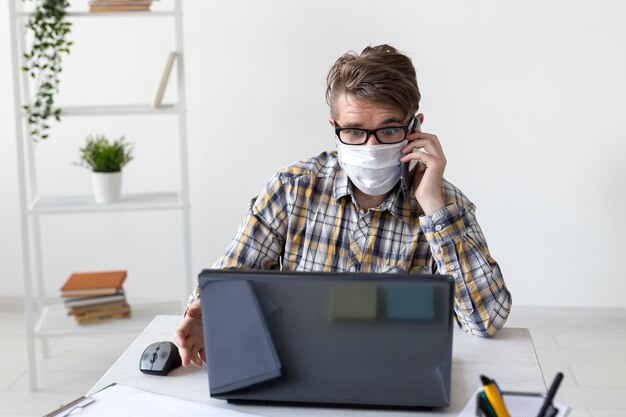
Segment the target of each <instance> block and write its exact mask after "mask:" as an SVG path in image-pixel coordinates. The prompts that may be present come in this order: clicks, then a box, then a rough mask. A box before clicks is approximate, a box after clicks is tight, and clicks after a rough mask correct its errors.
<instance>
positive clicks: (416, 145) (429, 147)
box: [402, 139, 443, 156]
mask: <svg viewBox="0 0 626 417" xmlns="http://www.w3.org/2000/svg"><path fill="white" fill-rule="evenodd" d="M416 149H423V150H425V151H426V153H430V154H433V155H437V156H439V155H441V154H442V153H443V150H442V149H441V145H439V143H435V142H433V141H432V140H430V139H416V140H414V141H411V142H409V143H408V144H407V145H406V146H405V147H404V149H402V153H403V154H405V155H408V154H410V153H413V152H415V150H416ZM420 152H421V151H420Z"/></svg>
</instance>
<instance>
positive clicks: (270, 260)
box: [187, 175, 288, 304]
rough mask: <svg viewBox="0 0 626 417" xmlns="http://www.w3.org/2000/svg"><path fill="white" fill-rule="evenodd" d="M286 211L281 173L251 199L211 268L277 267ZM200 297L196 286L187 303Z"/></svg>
mask: <svg viewBox="0 0 626 417" xmlns="http://www.w3.org/2000/svg"><path fill="white" fill-rule="evenodd" d="M287 213H288V211H287V199H286V197H285V190H284V187H283V183H282V181H281V180H280V177H279V175H275V176H274V177H272V179H271V180H270V181H269V182H268V184H267V185H266V186H265V188H264V189H263V190H262V192H261V193H260V194H259V196H258V197H255V198H253V199H252V200H251V201H250V205H249V207H248V211H247V213H246V216H245V218H244V219H243V221H242V222H241V224H240V225H239V228H238V229H237V233H236V234H235V237H234V238H233V239H232V240H231V242H230V244H229V245H228V247H227V248H226V251H225V252H224V254H223V255H222V256H221V257H220V258H219V259H218V260H217V261H216V262H215V263H214V264H213V266H212V268H213V269H231V268H232V269H248V270H249V269H274V268H278V267H279V266H280V261H281V258H282V255H283V250H284V242H285V238H284V236H285V233H286V223H287ZM199 297H200V294H199V288H197V287H196V289H195V290H194V292H193V294H191V296H190V297H189V299H188V300H187V304H191V303H193V302H194V301H196V300H198V299H199Z"/></svg>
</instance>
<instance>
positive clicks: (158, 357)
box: [139, 342, 182, 376]
mask: <svg viewBox="0 0 626 417" xmlns="http://www.w3.org/2000/svg"><path fill="white" fill-rule="evenodd" d="M181 364H182V362H181V359H180V354H179V353H178V346H176V345H175V344H174V343H172V342H155V343H152V344H151V345H150V346H148V347H147V348H146V350H144V351H143V354H142V355H141V359H140V360H139V370H140V371H141V372H143V373H144V374H150V375H160V376H165V375H167V374H168V373H169V372H170V371H171V370H172V369H175V368H178V367H179V366H180V365H181Z"/></svg>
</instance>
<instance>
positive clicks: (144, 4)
mask: <svg viewBox="0 0 626 417" xmlns="http://www.w3.org/2000/svg"><path fill="white" fill-rule="evenodd" d="M151 3H152V0H90V1H89V11H90V12H104V13H109V12H149V11H150V4H151Z"/></svg>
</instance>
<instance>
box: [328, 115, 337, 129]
mask: <svg viewBox="0 0 626 417" xmlns="http://www.w3.org/2000/svg"><path fill="white" fill-rule="evenodd" d="M328 123H330V127H335V121H334V120H333V118H332V117H329V118H328Z"/></svg>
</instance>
